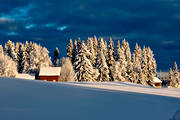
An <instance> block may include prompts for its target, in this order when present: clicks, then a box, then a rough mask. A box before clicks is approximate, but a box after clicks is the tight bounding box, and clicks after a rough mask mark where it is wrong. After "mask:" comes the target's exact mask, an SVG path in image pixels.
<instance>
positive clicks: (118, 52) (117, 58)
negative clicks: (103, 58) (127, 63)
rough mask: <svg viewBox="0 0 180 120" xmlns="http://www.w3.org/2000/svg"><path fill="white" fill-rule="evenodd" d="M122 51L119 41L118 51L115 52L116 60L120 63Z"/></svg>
mask: <svg viewBox="0 0 180 120" xmlns="http://www.w3.org/2000/svg"><path fill="white" fill-rule="evenodd" d="M120 50H121V45H120V41H119V40H118V42H117V47H116V51H115V54H114V55H115V56H114V58H115V60H116V61H118V60H119V59H120Z"/></svg>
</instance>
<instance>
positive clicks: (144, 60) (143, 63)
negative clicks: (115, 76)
mask: <svg viewBox="0 0 180 120" xmlns="http://www.w3.org/2000/svg"><path fill="white" fill-rule="evenodd" d="M141 69H142V72H143V74H144V75H145V76H146V79H145V80H144V81H143V82H142V81H140V83H141V84H143V85H148V84H147V82H148V80H147V76H148V74H149V71H148V58H147V50H146V47H145V46H144V48H143V54H142V61H141Z"/></svg>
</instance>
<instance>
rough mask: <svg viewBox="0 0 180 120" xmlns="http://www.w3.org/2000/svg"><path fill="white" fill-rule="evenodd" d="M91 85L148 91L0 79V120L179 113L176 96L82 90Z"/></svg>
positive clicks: (162, 117)
mask: <svg viewBox="0 0 180 120" xmlns="http://www.w3.org/2000/svg"><path fill="white" fill-rule="evenodd" d="M75 84H76V85H75ZM78 84H79V83H78ZM83 84H84V85H83ZM92 84H95V85H94V86H96V85H98V86H110V88H111V87H112V86H119V87H123V84H124V86H128V87H126V89H134V87H137V89H139V88H143V89H145V88H146V89H152V88H148V87H144V86H138V85H137V86H136V85H134V84H132V85H131V84H129V85H128V84H125V83H81V85H83V86H80V85H77V83H52V82H43V81H34V80H22V79H11V78H0V120H169V119H170V118H172V117H173V116H174V114H175V113H176V111H178V110H180V98H178V97H167V96H159V95H150V94H142V93H133V92H127V91H125V90H124V91H122V90H110V89H105V88H103V89H100V88H97V87H94V88H93V87H92V86H91V87H85V85H92ZM124 88H125V87H124ZM152 90H154V89H152ZM157 90H159V89H157ZM162 90H163V89H162ZM164 90H167V89H164ZM170 91H171V92H172V91H175V92H179V89H171V90H170Z"/></svg>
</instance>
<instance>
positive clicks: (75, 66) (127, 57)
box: [0, 36, 180, 87]
mask: <svg viewBox="0 0 180 120" xmlns="http://www.w3.org/2000/svg"><path fill="white" fill-rule="evenodd" d="M59 54H60V51H59V49H58V48H56V49H55V51H54V53H53V55H52V57H50V56H49V51H48V50H47V48H45V47H42V46H41V45H39V44H37V43H33V42H27V41H26V42H25V44H23V43H13V42H12V41H10V40H9V41H8V42H7V43H6V44H5V45H4V48H3V46H2V45H0V68H1V69H0V76H10V77H15V76H16V74H18V73H27V74H32V73H33V74H36V75H37V74H38V73H39V70H40V68H41V67H49V66H54V67H58V66H61V67H62V68H61V81H76V82H94V81H98V82H108V81H123V82H131V83H138V84H142V85H146V86H153V85H154V84H152V82H153V79H154V77H156V76H157V65H156V60H155V58H154V54H153V51H152V50H151V48H150V47H145V46H144V47H143V48H141V47H140V46H139V45H138V44H136V46H135V48H134V50H133V52H131V50H130V45H129V43H128V41H126V40H125V39H124V40H121V41H119V40H118V41H117V43H116V44H115V43H114V41H113V39H112V38H110V40H108V41H106V40H104V39H103V37H100V38H97V37H96V36H94V37H89V38H88V39H87V40H86V41H85V40H81V39H80V38H78V40H74V41H73V40H72V39H70V40H69V43H68V45H67V57H66V58H62V59H60V57H59ZM168 80H169V81H170V86H172V87H178V85H180V74H179V71H178V67H177V64H176V62H175V64H174V68H173V69H171V68H170V71H169V75H168Z"/></svg>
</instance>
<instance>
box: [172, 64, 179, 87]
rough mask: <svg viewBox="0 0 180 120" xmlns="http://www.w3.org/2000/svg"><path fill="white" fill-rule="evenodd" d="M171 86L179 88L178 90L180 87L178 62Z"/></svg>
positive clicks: (175, 65)
mask: <svg viewBox="0 0 180 120" xmlns="http://www.w3.org/2000/svg"><path fill="white" fill-rule="evenodd" d="M171 84H172V86H173V87H177V88H178V87H179V85H180V79H179V70H178V66H177V63H176V62H174V70H173V79H172V81H171Z"/></svg>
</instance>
